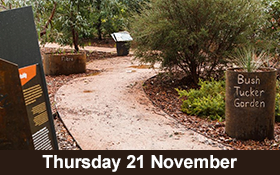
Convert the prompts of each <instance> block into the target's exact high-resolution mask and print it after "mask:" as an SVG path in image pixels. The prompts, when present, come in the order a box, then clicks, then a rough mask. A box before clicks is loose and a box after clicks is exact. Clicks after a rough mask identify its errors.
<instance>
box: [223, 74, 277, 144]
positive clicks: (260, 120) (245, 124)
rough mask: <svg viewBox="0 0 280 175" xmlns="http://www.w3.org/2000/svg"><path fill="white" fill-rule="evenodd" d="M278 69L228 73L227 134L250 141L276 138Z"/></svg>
mask: <svg viewBox="0 0 280 175" xmlns="http://www.w3.org/2000/svg"><path fill="white" fill-rule="evenodd" d="M275 95H276V70H274V69H271V70H270V71H264V72H250V73H248V72H240V71H235V69H230V70H228V71H227V73H226V133H227V134H228V135H230V136H231V137H234V138H237V139H242V140H247V139H253V140H263V139H265V138H269V139H273V138H274V123H275Z"/></svg>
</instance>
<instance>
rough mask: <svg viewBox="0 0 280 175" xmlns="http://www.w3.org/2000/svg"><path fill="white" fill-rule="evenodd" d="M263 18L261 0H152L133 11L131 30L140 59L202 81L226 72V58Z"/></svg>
mask: <svg viewBox="0 0 280 175" xmlns="http://www.w3.org/2000/svg"><path fill="white" fill-rule="evenodd" d="M264 20H265V16H264V9H263V6H262V3H261V2H260V1H258V0H250V1H247V0H235V1H232V0H188V1H185V0H153V1H152V2H151V5H150V6H149V8H147V9H145V10H144V11H142V13H141V14H138V15H135V16H134V22H133V23H132V26H131V33H132V36H133V38H134V40H135V42H136V44H137V48H136V52H135V54H136V56H137V58H139V59H140V60H141V61H143V62H149V63H152V64H155V63H156V62H160V63H161V65H162V67H163V68H165V69H168V70H172V69H173V68H175V67H179V68H180V69H182V70H184V71H185V72H186V73H187V74H190V75H191V76H192V77H193V79H194V80H195V82H198V80H199V78H200V77H205V78H208V79H209V78H210V77H214V76H215V75H216V72H220V75H223V68H224V66H225V65H226V61H225V58H227V57H228V56H229V55H230V53H231V52H232V50H233V49H234V48H235V47H236V46H240V45H246V44H248V43H250V42H251V41H252V40H253V38H254V37H255V36H256V35H254V34H255V33H256V32H257V31H258V30H259V29H260V28H261V24H263V21H264Z"/></svg>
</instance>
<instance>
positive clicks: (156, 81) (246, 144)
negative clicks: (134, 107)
mask: <svg viewBox="0 0 280 175" xmlns="http://www.w3.org/2000/svg"><path fill="white" fill-rule="evenodd" d="M175 88H179V89H188V88H195V87H194V86H193V84H192V83H190V82H188V79H182V78H173V79H172V78H170V76H165V75H160V76H156V77H152V78H150V79H149V80H147V81H146V82H145V84H144V91H145V92H146V94H147V96H148V97H149V98H150V100H151V101H152V102H153V103H154V104H155V105H157V106H158V107H160V108H161V109H162V110H164V111H165V112H166V113H167V114H169V115H170V116H172V117H174V118H175V119H177V120H178V121H179V122H180V123H182V124H183V125H185V126H186V127H187V128H189V129H191V130H194V131H196V132H198V133H201V134H202V135H204V136H206V137H208V138H211V139H212V140H215V141H218V142H219V143H222V144H225V145H227V146H230V147H231V148H232V149H237V150H279V149H280V123H276V124H275V139H274V140H268V139H265V140H264V141H253V140H247V141H240V140H236V139H234V138H231V137H229V136H228V135H227V134H226V133H225V121H223V122H220V121H211V120H210V119H207V118H199V117H196V116H189V115H187V114H185V113H183V112H181V105H182V100H181V99H179V95H178V92H177V91H176V90H175Z"/></svg>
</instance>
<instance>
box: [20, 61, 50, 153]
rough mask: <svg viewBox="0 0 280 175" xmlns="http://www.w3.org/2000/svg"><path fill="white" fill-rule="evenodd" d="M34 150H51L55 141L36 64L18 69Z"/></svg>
mask: <svg viewBox="0 0 280 175" xmlns="http://www.w3.org/2000/svg"><path fill="white" fill-rule="evenodd" d="M19 73H20V79H21V84H22V87H23V95H24V99H25V105H26V110H27V114H28V118H29V122H30V128H31V133H32V138H33V142H34V149H35V150H53V149H54V148H55V143H54V142H53V141H52V140H54V139H55V138H53V136H52V134H51V131H52V128H51V125H50V122H49V117H48V111H47V104H46V99H45V96H44V93H43V89H42V82H41V79H40V78H41V72H40V69H39V66H38V64H37V65H32V66H28V67H25V68H21V69H19Z"/></svg>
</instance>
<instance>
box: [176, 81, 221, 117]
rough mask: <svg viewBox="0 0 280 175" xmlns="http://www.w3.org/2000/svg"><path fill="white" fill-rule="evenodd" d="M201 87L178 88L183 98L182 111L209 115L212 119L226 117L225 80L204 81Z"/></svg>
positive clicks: (202, 115)
mask: <svg viewBox="0 0 280 175" xmlns="http://www.w3.org/2000/svg"><path fill="white" fill-rule="evenodd" d="M198 84H199V85H200V86H201V88H200V89H199V90H197V89H191V90H189V91H186V90H182V91H181V90H177V91H178V93H179V95H180V98H185V97H186V99H185V100H183V105H182V111H183V112H185V113H187V114H190V115H196V116H200V117H209V118H210V119H212V120H216V119H218V120H222V119H224V118H225V81H215V80H213V79H211V81H202V80H200V81H199V83H198Z"/></svg>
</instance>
